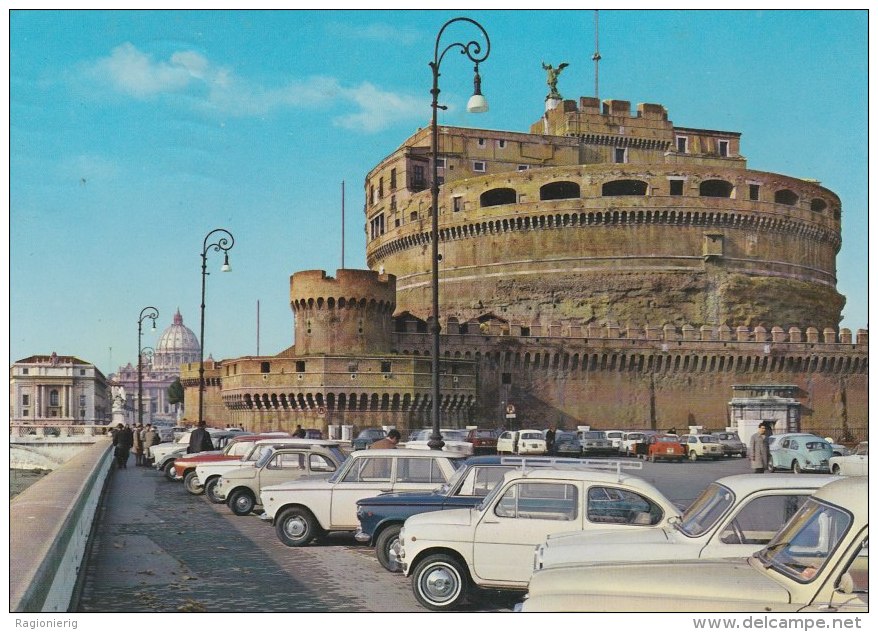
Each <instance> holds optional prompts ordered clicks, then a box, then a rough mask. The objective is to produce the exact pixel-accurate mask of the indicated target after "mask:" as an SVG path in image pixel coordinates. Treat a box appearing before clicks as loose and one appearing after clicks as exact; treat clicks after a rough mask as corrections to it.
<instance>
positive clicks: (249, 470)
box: [216, 441, 346, 516]
mask: <svg viewBox="0 0 878 632" xmlns="http://www.w3.org/2000/svg"><path fill="white" fill-rule="evenodd" d="M345 458H346V456H345V454H344V452H342V450H341V448H340V444H338V443H336V442H329V441H317V442H315V443H311V444H310V445H301V446H297V447H294V446H290V445H284V444H280V445H276V446H269V448H268V449H267V450H266V451H265V453H264V454H263V455H262V456H261V457H259V460H258V461H256V462H255V463H253V464H252V465H246V466H243V467H239V468H236V469H234V470H231V471H227V472H225V473H223V474H222V476H220V478H219V481H218V483H217V485H216V494H217V496H221V497H223V498H225V499H226V504H227V505H228V506H229V509H231V510H232V513H233V514H235V515H236V516H246V515H247V514H249V513H250V512H251V511H253V510H254V509H255V508H256V506H257V505H261V504H262V501H261V500H260V493H261V492H262V488H263V487H267V486H269V485H276V484H278V483H283V482H285V481H290V480H295V479H297V478H302V477H303V476H315V477H322V478H328V477H329V476H330V475H331V474H332V473H333V472H335V471H336V470H337V469H338V467H339V466H340V465H341V464H342V463H343V462H344V460H345Z"/></svg>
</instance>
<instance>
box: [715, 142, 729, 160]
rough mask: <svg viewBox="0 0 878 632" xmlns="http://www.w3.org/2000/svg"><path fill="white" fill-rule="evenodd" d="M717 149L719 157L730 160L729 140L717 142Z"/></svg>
mask: <svg viewBox="0 0 878 632" xmlns="http://www.w3.org/2000/svg"><path fill="white" fill-rule="evenodd" d="M716 148H717V151H718V152H719V155H720V156H722V157H723V158H728V156H729V141H727V140H718V141H716Z"/></svg>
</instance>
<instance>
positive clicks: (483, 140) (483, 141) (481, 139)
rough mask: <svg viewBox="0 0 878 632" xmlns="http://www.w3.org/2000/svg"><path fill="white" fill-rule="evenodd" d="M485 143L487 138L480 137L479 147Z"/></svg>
mask: <svg viewBox="0 0 878 632" xmlns="http://www.w3.org/2000/svg"><path fill="white" fill-rule="evenodd" d="M485 144H486V143H485V139H484V138H480V139H479V147H484V146H485Z"/></svg>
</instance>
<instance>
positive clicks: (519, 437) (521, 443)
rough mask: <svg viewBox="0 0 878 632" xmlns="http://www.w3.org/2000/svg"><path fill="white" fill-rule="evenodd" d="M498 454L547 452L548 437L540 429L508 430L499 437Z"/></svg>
mask: <svg viewBox="0 0 878 632" xmlns="http://www.w3.org/2000/svg"><path fill="white" fill-rule="evenodd" d="M497 454H546V438H545V437H544V436H543V433H542V432H540V431H539V430H507V431H506V432H503V433H502V434H501V435H500V436H499V437H497Z"/></svg>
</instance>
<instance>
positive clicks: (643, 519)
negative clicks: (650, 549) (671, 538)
mask: <svg viewBox="0 0 878 632" xmlns="http://www.w3.org/2000/svg"><path fill="white" fill-rule="evenodd" d="M526 462H527V460H526V459H525V463H526ZM599 465H603V466H604V467H605V468H611V467H615V468H616V471H601V470H599V469H590V468H597V467H598V466H599ZM642 465H643V464H642V463H640V462H639V461H637V462H629V463H625V464H622V463H620V462H618V461H616V462H612V461H591V462H589V463H588V464H587V466H571V467H563V468H562V467H539V468H530V467H527V466H525V467H524V468H523V469H517V470H514V471H512V472H507V473H506V475H505V476H504V479H503V482H502V483H500V484H498V485H497V486H496V487H494V489H493V490H492V491H491V493H489V494H488V496H486V497H485V500H484V501H482V503H481V504H480V505H479V506H477V507H475V508H473V509H448V510H443V511H438V512H430V513H423V514H418V515H415V516H412V517H410V518H409V519H408V520H406V521H405V524H404V526H403V529H402V531H401V532H400V534H399V543H400V547H399V549H400V550H399V557H400V563H401V566H402V568H403V572H404V573H405V574H406V575H407V576H411V582H412V590H413V592H414V594H415V598H416V599H417V600H418V601H419V602H420V603H421V604H422V605H423V606H425V607H426V608H429V609H430V610H448V609H453V608H455V607H457V606H458V605H459V604H460V603H462V602H463V601H464V599H466V598H467V597H468V596H470V594H471V592H474V589H479V588H489V589H510V590H519V591H523V590H524V589H525V588H526V586H527V582H528V579H529V578H530V576H531V573H532V571H533V552H534V547H535V546H536V545H537V544H540V543H541V542H544V541H545V540H546V537H547V536H549V535H550V534H552V533H559V532H563V531H571V530H575V529H588V530H597V529H602V530H611V531H615V530H628V531H634V530H638V529H645V528H647V527H650V526H655V525H664V524H667V522H668V520H669V519H670V518H672V517H676V516H679V510H678V509H677V508H676V507H675V506H674V505H673V503H671V501H670V500H668V499H667V498H665V496H664V495H663V494H662V493H661V492H660V491H659V490H658V489H656V488H655V487H654V486H653V485H652V484H650V483H648V482H646V481H645V480H643V479H642V478H638V477H635V476H629V475H627V474H622V473H621V469H622V468H626V469H641V467H642Z"/></svg>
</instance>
